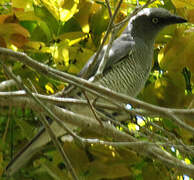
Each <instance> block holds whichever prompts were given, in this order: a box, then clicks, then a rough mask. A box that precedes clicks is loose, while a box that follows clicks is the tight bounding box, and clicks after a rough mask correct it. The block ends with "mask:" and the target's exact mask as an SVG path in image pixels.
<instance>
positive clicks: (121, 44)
mask: <svg viewBox="0 0 194 180" xmlns="http://www.w3.org/2000/svg"><path fill="white" fill-rule="evenodd" d="M133 45H134V41H132V40H131V39H129V37H127V36H126V34H122V35H121V36H120V37H119V38H118V39H116V40H114V42H113V44H112V47H111V49H110V51H109V58H108V61H107V63H106V66H105V68H104V71H106V69H108V68H109V67H110V66H112V65H114V64H116V63H117V62H119V61H120V60H122V59H123V58H124V57H125V56H127V55H128V54H129V53H130V51H131V50H132V47H133ZM106 48H107V45H106V46H104V48H103V49H102V51H101V52H100V54H99V56H98V59H97V63H96V65H95V67H94V69H93V70H92V71H91V72H89V73H88V76H87V77H86V79H89V78H90V77H91V76H93V75H94V74H95V73H96V71H97V69H98V66H99V64H100V61H101V60H102V58H103V56H104V53H105V51H106ZM95 55H96V54H94V55H93V56H92V57H91V58H90V59H89V60H88V62H87V63H86V65H85V66H84V67H83V68H82V70H81V71H80V73H79V76H82V74H84V73H85V72H86V71H87V70H88V67H89V65H90V64H91V63H92V61H93V60H94V58H95Z"/></svg>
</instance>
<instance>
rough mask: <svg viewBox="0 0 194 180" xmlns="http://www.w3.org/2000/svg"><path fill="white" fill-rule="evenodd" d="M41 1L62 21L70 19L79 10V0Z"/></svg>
mask: <svg viewBox="0 0 194 180" xmlns="http://www.w3.org/2000/svg"><path fill="white" fill-rule="evenodd" d="M41 3H43V4H44V6H45V7H46V8H47V9H48V10H49V12H50V13H51V14H52V15H53V16H54V17H55V18H56V19H57V20H60V21H62V22H66V21H68V20H69V19H70V18H72V17H73V15H74V14H75V13H77V12H78V11H79V9H78V4H79V0H64V1H58V0H42V1H41Z"/></svg>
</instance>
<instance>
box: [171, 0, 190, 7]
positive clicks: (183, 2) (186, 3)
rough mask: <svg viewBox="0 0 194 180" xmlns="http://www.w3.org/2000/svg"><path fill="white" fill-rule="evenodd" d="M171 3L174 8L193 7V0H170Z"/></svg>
mask: <svg viewBox="0 0 194 180" xmlns="http://www.w3.org/2000/svg"><path fill="white" fill-rule="evenodd" d="M172 3H173V4H174V6H175V7H176V8H185V7H187V8H193V7H194V1H193V0H172Z"/></svg>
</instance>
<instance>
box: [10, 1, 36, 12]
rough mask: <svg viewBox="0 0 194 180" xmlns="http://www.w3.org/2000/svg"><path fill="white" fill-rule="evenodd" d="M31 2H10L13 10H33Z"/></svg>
mask: <svg viewBox="0 0 194 180" xmlns="http://www.w3.org/2000/svg"><path fill="white" fill-rule="evenodd" d="M32 4H33V0H25V1H24V0H12V6H13V7H15V8H24V9H30V10H32V9H33V6H32Z"/></svg>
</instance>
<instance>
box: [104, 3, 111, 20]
mask: <svg viewBox="0 0 194 180" xmlns="http://www.w3.org/2000/svg"><path fill="white" fill-rule="evenodd" d="M105 2H106V5H107V8H108V13H109V16H110V18H112V11H111V8H110V3H109V0H105Z"/></svg>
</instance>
